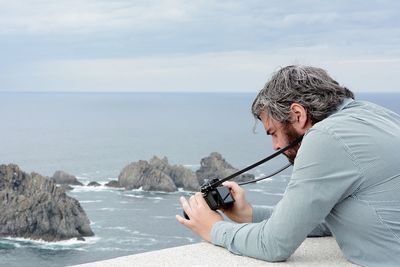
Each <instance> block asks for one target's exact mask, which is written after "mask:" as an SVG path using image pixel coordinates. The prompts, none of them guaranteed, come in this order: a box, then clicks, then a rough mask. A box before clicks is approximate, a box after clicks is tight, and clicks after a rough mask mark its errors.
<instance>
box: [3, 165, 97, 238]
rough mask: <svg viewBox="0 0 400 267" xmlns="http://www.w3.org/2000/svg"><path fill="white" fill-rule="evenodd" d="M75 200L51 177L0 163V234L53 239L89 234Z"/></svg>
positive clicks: (80, 209)
mask: <svg viewBox="0 0 400 267" xmlns="http://www.w3.org/2000/svg"><path fill="white" fill-rule="evenodd" d="M89 224H90V222H89V219H88V217H87V216H86V213H85V211H84V210H83V209H82V207H81V205H80V204H79V202H78V201H77V200H76V199H74V198H71V197H69V196H67V195H66V194H65V191H64V190H63V189H62V188H60V187H58V186H56V184H55V183H54V182H53V180H51V179H48V178H46V177H43V176H41V175H39V174H36V173H32V174H28V173H25V172H22V171H21V170H20V169H19V167H18V166H17V165H13V164H10V165H0V236H2V237H5V236H11V237H23V238H31V239H42V240H45V241H57V240H65V239H70V238H74V237H76V238H79V239H81V238H82V237H84V236H93V235H94V233H93V232H92V230H91V229H90V225H89Z"/></svg>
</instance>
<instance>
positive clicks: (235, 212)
mask: <svg viewBox="0 0 400 267" xmlns="http://www.w3.org/2000/svg"><path fill="white" fill-rule="evenodd" d="M222 185H223V186H226V187H228V188H229V189H230V191H231V195H232V197H233V198H234V199H235V203H233V206H232V207H230V208H227V209H223V210H222V211H223V212H224V214H225V215H226V216H228V218H229V219H231V220H232V221H234V222H237V223H251V222H252V221H253V207H252V206H251V205H250V203H249V202H247V200H246V197H245V192H244V190H243V188H241V187H240V186H239V185H238V184H237V183H235V182H231V181H228V182H224V183H223V184H222Z"/></svg>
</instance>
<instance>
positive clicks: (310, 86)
mask: <svg viewBox="0 0 400 267" xmlns="http://www.w3.org/2000/svg"><path fill="white" fill-rule="evenodd" d="M345 98H353V99H354V94H353V93H352V92H351V91H350V90H349V89H347V88H346V87H344V86H340V85H339V83H338V82H336V81H335V80H334V79H332V78H331V77H330V76H329V75H328V73H327V72H326V71H325V70H323V69H320V68H315V67H309V66H299V65H294V66H287V67H284V68H281V69H280V70H278V71H277V72H275V73H274V74H273V75H272V77H271V79H270V80H269V81H268V82H267V83H266V84H265V86H264V88H263V89H262V90H261V91H260V92H259V93H258V95H257V97H256V99H255V100H254V102H253V105H252V107H251V111H252V113H253V115H254V117H255V118H257V119H259V118H260V113H261V112H262V111H264V112H266V113H267V114H268V116H270V117H271V118H273V119H275V120H277V121H279V122H282V123H289V122H290V105H291V104H292V103H298V104H300V105H302V106H303V107H304V108H305V109H306V111H307V114H308V116H309V117H310V119H311V121H312V123H316V122H319V121H321V120H323V119H325V118H326V117H328V116H329V115H330V114H332V113H333V112H334V111H335V110H336V109H337V107H338V106H339V105H340V104H341V103H342V101H343V100H344V99H345Z"/></svg>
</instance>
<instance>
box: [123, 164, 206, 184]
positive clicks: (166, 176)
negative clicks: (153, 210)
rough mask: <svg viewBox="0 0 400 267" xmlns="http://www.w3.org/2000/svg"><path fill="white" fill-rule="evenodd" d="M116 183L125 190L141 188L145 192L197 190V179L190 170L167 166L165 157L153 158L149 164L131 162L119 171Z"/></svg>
mask: <svg viewBox="0 0 400 267" xmlns="http://www.w3.org/2000/svg"><path fill="white" fill-rule="evenodd" d="M118 181H119V184H120V185H121V186H123V187H125V188H126V189H137V188H140V187H141V188H142V189H143V190H146V191H164V192H174V191H177V190H178V187H182V188H183V189H185V190H192V191H194V190H198V189H199V183H198V181H197V178H196V176H195V174H194V173H193V172H192V171H191V170H189V169H186V168H184V167H183V166H180V165H174V166H171V165H169V163H168V159H167V158H166V157H164V158H163V159H160V158H158V157H153V158H152V159H151V160H150V161H149V162H147V161H145V160H139V161H138V162H133V163H131V164H129V165H128V166H126V167H125V168H124V169H123V170H122V171H121V173H120V175H119V176H118Z"/></svg>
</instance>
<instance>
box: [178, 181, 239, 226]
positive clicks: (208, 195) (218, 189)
mask: <svg viewBox="0 0 400 267" xmlns="http://www.w3.org/2000/svg"><path fill="white" fill-rule="evenodd" d="M218 181H219V179H213V180H211V181H210V182H207V183H205V184H203V185H202V186H201V189H200V191H201V192H202V193H203V198H204V200H205V201H206V202H207V204H208V206H209V207H210V209H212V210H218V209H221V208H228V207H230V206H232V205H233V203H234V202H235V200H234V199H233V197H232V195H231V192H230V191H229V188H228V187H226V186H213V185H214V184H216V183H217V182H218ZM183 215H184V216H185V218H186V219H188V220H190V219H189V216H188V215H187V214H186V212H183Z"/></svg>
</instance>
